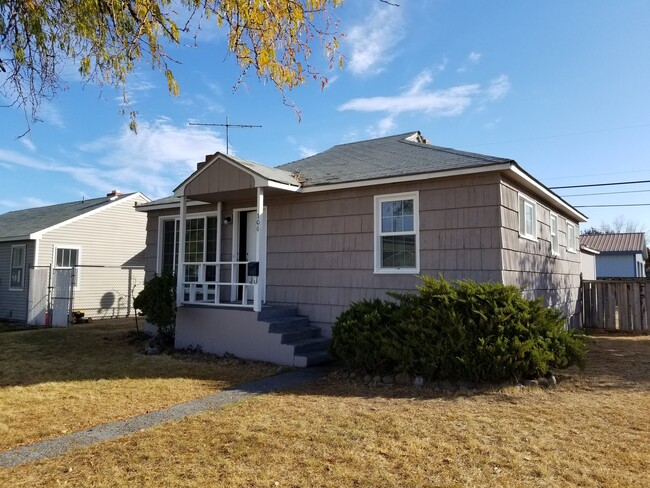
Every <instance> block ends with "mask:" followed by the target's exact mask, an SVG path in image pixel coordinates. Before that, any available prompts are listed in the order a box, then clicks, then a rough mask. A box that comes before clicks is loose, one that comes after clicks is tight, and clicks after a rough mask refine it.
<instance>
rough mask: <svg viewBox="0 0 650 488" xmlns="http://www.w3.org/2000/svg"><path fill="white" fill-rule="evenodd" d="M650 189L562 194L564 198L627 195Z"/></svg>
mask: <svg viewBox="0 0 650 488" xmlns="http://www.w3.org/2000/svg"><path fill="white" fill-rule="evenodd" d="M645 192H650V190H629V191H604V192H599V193H573V194H571V195H560V196H561V197H562V198H568V197H587V196H592V195H627V194H628V193H645Z"/></svg>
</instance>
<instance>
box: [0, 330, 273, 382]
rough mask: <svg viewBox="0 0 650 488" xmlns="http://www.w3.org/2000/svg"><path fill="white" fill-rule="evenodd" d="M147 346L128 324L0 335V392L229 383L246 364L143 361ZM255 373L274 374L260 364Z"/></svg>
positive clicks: (175, 357)
mask: <svg viewBox="0 0 650 488" xmlns="http://www.w3.org/2000/svg"><path fill="white" fill-rule="evenodd" d="M147 340H148V338H146V337H145V336H140V337H138V336H136V333H135V325H133V323H130V322H125V321H123V320H122V321H119V322H117V323H115V322H112V321H102V322H94V323H93V324H84V325H79V326H74V327H71V328H52V329H39V330H25V331H19V332H8V333H4V334H0V351H2V354H0V388H3V387H8V386H28V385H35V384H39V383H47V382H64V381H66V382H67V381H98V380H111V379H123V378H129V379H152V378H155V379H170V378H188V379H199V380H206V381H220V380H223V379H226V380H227V379H228V378H227V377H226V376H227V375H226V374H223V375H221V374H220V372H226V371H227V370H230V371H236V370H237V368H246V367H247V364H249V363H250V362H247V361H243V360H238V359H232V358H226V359H220V358H213V359H209V360H204V359H202V358H201V357H199V356H196V355H186V354H181V353H172V354H161V355H155V356H148V355H145V354H144V344H145V342H146V341H147ZM256 367H258V369H260V370H261V369H263V368H266V369H267V370H269V371H272V370H273V369H274V368H275V366H273V365H268V364H266V365H264V364H262V363H258V364H257V366H256ZM267 374H268V371H267Z"/></svg>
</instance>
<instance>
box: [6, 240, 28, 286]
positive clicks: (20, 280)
mask: <svg viewBox="0 0 650 488" xmlns="http://www.w3.org/2000/svg"><path fill="white" fill-rule="evenodd" d="M24 285H25V245H24V244H21V245H18V246H11V265H10V269H9V289H10V290H22V289H23V287H24Z"/></svg>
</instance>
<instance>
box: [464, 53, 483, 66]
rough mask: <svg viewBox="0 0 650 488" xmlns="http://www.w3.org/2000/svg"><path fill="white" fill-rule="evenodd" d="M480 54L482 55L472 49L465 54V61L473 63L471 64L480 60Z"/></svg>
mask: <svg viewBox="0 0 650 488" xmlns="http://www.w3.org/2000/svg"><path fill="white" fill-rule="evenodd" d="M481 56H482V54H481V53H476V52H474V51H472V52H471V53H469V55H468V56H467V61H469V62H470V63H473V64H474V63H478V62H479V61H480V59H481Z"/></svg>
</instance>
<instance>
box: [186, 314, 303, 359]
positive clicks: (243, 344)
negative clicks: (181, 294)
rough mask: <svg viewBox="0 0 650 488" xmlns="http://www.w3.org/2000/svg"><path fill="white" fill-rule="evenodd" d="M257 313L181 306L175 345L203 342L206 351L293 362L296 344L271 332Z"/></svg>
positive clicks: (199, 344) (199, 343)
mask: <svg viewBox="0 0 650 488" xmlns="http://www.w3.org/2000/svg"><path fill="white" fill-rule="evenodd" d="M257 317H258V314H257V313H256V312H253V311H248V310H241V309H226V308H224V309H222V308H207V307H188V306H186V307H180V308H179V309H178V312H177V315H176V344H175V345H176V348H178V349H183V348H187V347H193V346H197V345H198V346H201V349H202V350H203V352H207V353H211V354H218V355H220V356H223V355H224V354H226V353H228V354H234V355H235V356H237V357H239V358H243V359H255V360H258V361H269V362H272V363H276V364H284V365H289V366H292V365H293V360H294V354H293V347H291V346H288V345H286V344H280V340H281V334H269V333H268V329H269V327H268V324H267V323H265V322H258V320H257Z"/></svg>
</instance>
